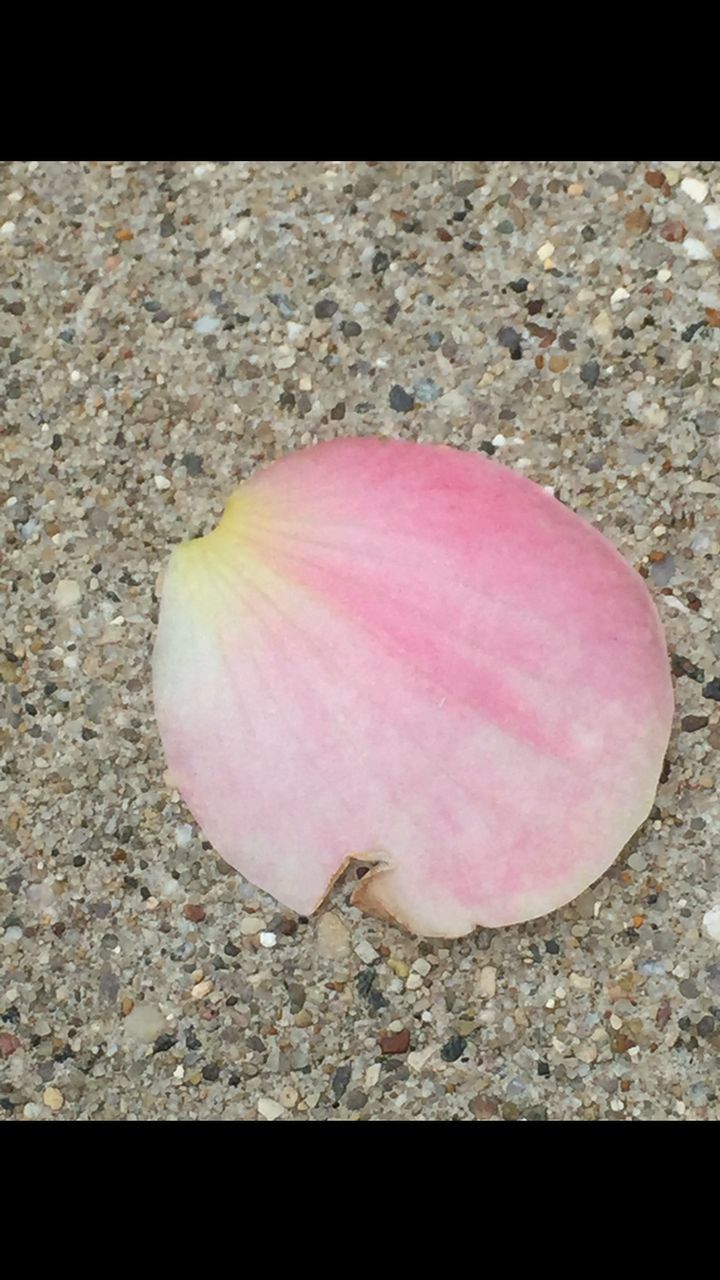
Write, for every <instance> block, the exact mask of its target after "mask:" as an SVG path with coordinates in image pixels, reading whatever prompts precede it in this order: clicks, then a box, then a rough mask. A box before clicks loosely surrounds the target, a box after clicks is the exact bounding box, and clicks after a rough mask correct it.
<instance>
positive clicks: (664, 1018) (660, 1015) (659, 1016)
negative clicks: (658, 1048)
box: [655, 1000, 670, 1031]
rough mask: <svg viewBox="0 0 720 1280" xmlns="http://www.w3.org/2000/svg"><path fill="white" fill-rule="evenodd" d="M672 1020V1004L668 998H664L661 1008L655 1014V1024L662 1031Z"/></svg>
mask: <svg viewBox="0 0 720 1280" xmlns="http://www.w3.org/2000/svg"><path fill="white" fill-rule="evenodd" d="M669 1021H670V1005H669V1003H668V1001H667V1000H663V1002H662V1004H661V1005H660V1008H659V1009H658V1011H657V1013H656V1014H655V1025H656V1026H657V1027H659V1028H660V1030H661V1031H662V1030H663V1028H664V1027H666V1026H667V1024H668V1022H669Z"/></svg>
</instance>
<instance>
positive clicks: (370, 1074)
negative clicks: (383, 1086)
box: [364, 1062, 380, 1089]
mask: <svg viewBox="0 0 720 1280" xmlns="http://www.w3.org/2000/svg"><path fill="white" fill-rule="evenodd" d="M379 1079H380V1063H379V1062H374V1063H373V1064H372V1066H371V1067H368V1069H367V1071H366V1072H365V1076H364V1084H365V1088H366V1089H374V1088H375V1085H376V1084H377V1082H378V1080H379Z"/></svg>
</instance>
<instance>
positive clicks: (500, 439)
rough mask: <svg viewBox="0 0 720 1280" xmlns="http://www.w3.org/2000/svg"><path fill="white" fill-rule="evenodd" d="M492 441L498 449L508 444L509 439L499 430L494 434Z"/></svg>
mask: <svg viewBox="0 0 720 1280" xmlns="http://www.w3.org/2000/svg"><path fill="white" fill-rule="evenodd" d="M492 443H493V444H494V446H495V448H496V449H502V447H503V445H504V444H507V440H506V439H505V436H504V435H502V434H501V433H500V432H499V431H498V434H497V435H496V436H493V440H492Z"/></svg>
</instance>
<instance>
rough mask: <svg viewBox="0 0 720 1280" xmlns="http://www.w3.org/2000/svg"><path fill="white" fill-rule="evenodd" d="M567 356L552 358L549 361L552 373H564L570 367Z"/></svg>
mask: <svg viewBox="0 0 720 1280" xmlns="http://www.w3.org/2000/svg"><path fill="white" fill-rule="evenodd" d="M568 363H569V361H568V358H567V356H551V357H550V360H549V364H550V369H551V371H552V373H563V372H564V370H565V369H567V367H568Z"/></svg>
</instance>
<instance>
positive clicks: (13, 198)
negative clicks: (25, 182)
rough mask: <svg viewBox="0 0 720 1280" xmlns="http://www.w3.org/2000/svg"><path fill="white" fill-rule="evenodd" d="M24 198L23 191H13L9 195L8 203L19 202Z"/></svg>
mask: <svg viewBox="0 0 720 1280" xmlns="http://www.w3.org/2000/svg"><path fill="white" fill-rule="evenodd" d="M22 198H23V193H22V191H11V192H10V195H9V196H8V203H9V204H19V203H20V201H21V200H22Z"/></svg>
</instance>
